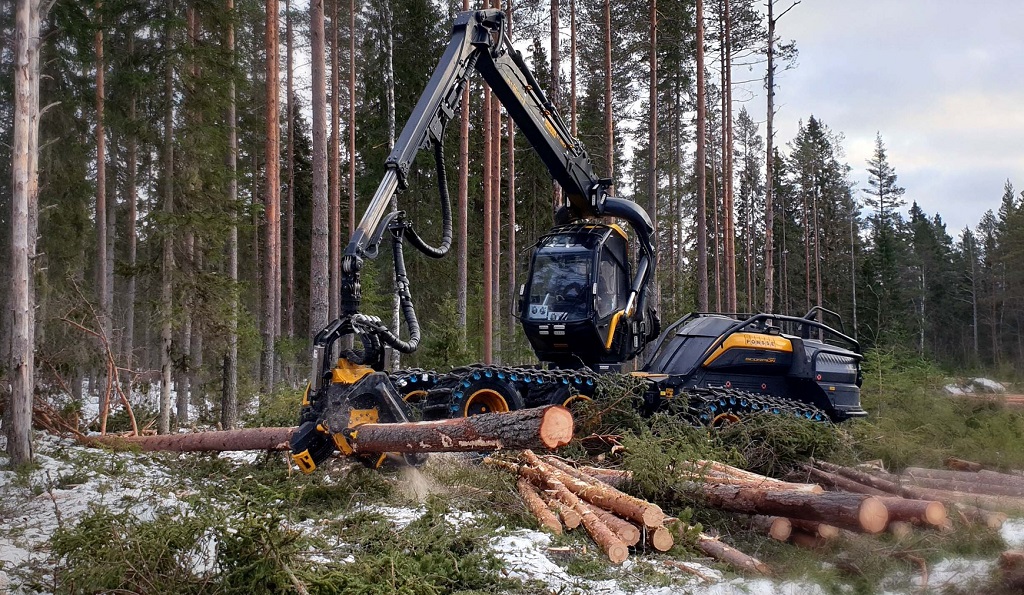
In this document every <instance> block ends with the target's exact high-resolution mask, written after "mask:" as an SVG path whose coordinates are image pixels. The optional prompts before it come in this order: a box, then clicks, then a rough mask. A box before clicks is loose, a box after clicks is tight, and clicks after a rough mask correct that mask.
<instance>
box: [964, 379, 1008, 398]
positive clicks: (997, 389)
mask: <svg viewBox="0 0 1024 595" xmlns="http://www.w3.org/2000/svg"><path fill="white" fill-rule="evenodd" d="M970 384H971V386H972V387H974V388H975V389H976V390H978V391H979V392H984V393H998V394H1002V393H1005V392H1006V386H1004V385H1003V384H1002V383H999V382H996V381H995V380H992V379H989V378H971V381H970Z"/></svg>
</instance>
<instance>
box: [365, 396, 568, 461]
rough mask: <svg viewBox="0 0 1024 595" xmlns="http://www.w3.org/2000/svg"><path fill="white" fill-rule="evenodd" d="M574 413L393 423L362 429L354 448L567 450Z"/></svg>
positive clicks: (553, 408)
mask: <svg viewBox="0 0 1024 595" xmlns="http://www.w3.org/2000/svg"><path fill="white" fill-rule="evenodd" d="M572 432H573V420H572V414H571V413H569V410H568V409H566V408H565V407H561V406H559V405H550V406H548V407H543V408H536V409H520V410H518V411H512V412H510V413H485V414H483V415H473V416H470V417H460V418H456V419H445V420H440V421H424V422H409V423H393V424H363V425H361V426H359V427H358V428H356V431H355V432H354V436H353V439H352V447H353V449H354V450H355V451H356V452H357V453H364V452H477V451H491V450H502V449H522V448H547V449H553V448H558V447H561V446H565V445H566V444H568V443H569V441H570V440H572Z"/></svg>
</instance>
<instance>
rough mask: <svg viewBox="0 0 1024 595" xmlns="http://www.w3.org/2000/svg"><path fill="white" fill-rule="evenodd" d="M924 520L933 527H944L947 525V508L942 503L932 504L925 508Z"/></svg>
mask: <svg viewBox="0 0 1024 595" xmlns="http://www.w3.org/2000/svg"><path fill="white" fill-rule="evenodd" d="M924 520H925V522H927V523H928V524H929V525H931V526H933V527H942V526H943V525H945V524H946V521H947V520H948V517H947V516H946V506H945V505H944V504H943V503H942V502H932V503H930V504H929V505H928V507H927V508H925V511H924Z"/></svg>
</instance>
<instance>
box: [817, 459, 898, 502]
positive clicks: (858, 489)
mask: <svg viewBox="0 0 1024 595" xmlns="http://www.w3.org/2000/svg"><path fill="white" fill-rule="evenodd" d="M803 469H804V470H806V471H807V473H808V475H810V476H811V477H813V478H815V479H816V480H818V481H819V482H821V483H823V484H825V485H827V486H829V487H833V488H836V489H837V490H839V491H843V492H853V493H855V494H867V495H869V496H891V495H892V492H886V491H884V490H879V489H877V488H873V487H871V486H867V485H864V484H862V483H859V482H856V481H854V480H852V479H850V478H848V477H843V476H842V475H838V474H836V473H829V472H828V471H823V470H821V469H818V468H816V467H811V466H809V465H804V466H803Z"/></svg>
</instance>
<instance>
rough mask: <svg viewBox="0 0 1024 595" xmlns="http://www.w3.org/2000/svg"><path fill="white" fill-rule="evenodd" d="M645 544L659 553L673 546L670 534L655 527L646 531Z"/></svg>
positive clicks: (673, 542) (664, 529)
mask: <svg viewBox="0 0 1024 595" xmlns="http://www.w3.org/2000/svg"><path fill="white" fill-rule="evenodd" d="M647 544H648V545H650V546H651V547H652V548H654V549H655V550H657V551H659V552H667V551H669V550H670V549H672V546H673V545H675V539H674V538H673V537H672V532H671V531H669V530H668V529H666V528H665V527H657V528H655V529H649V530H648V531H647Z"/></svg>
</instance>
